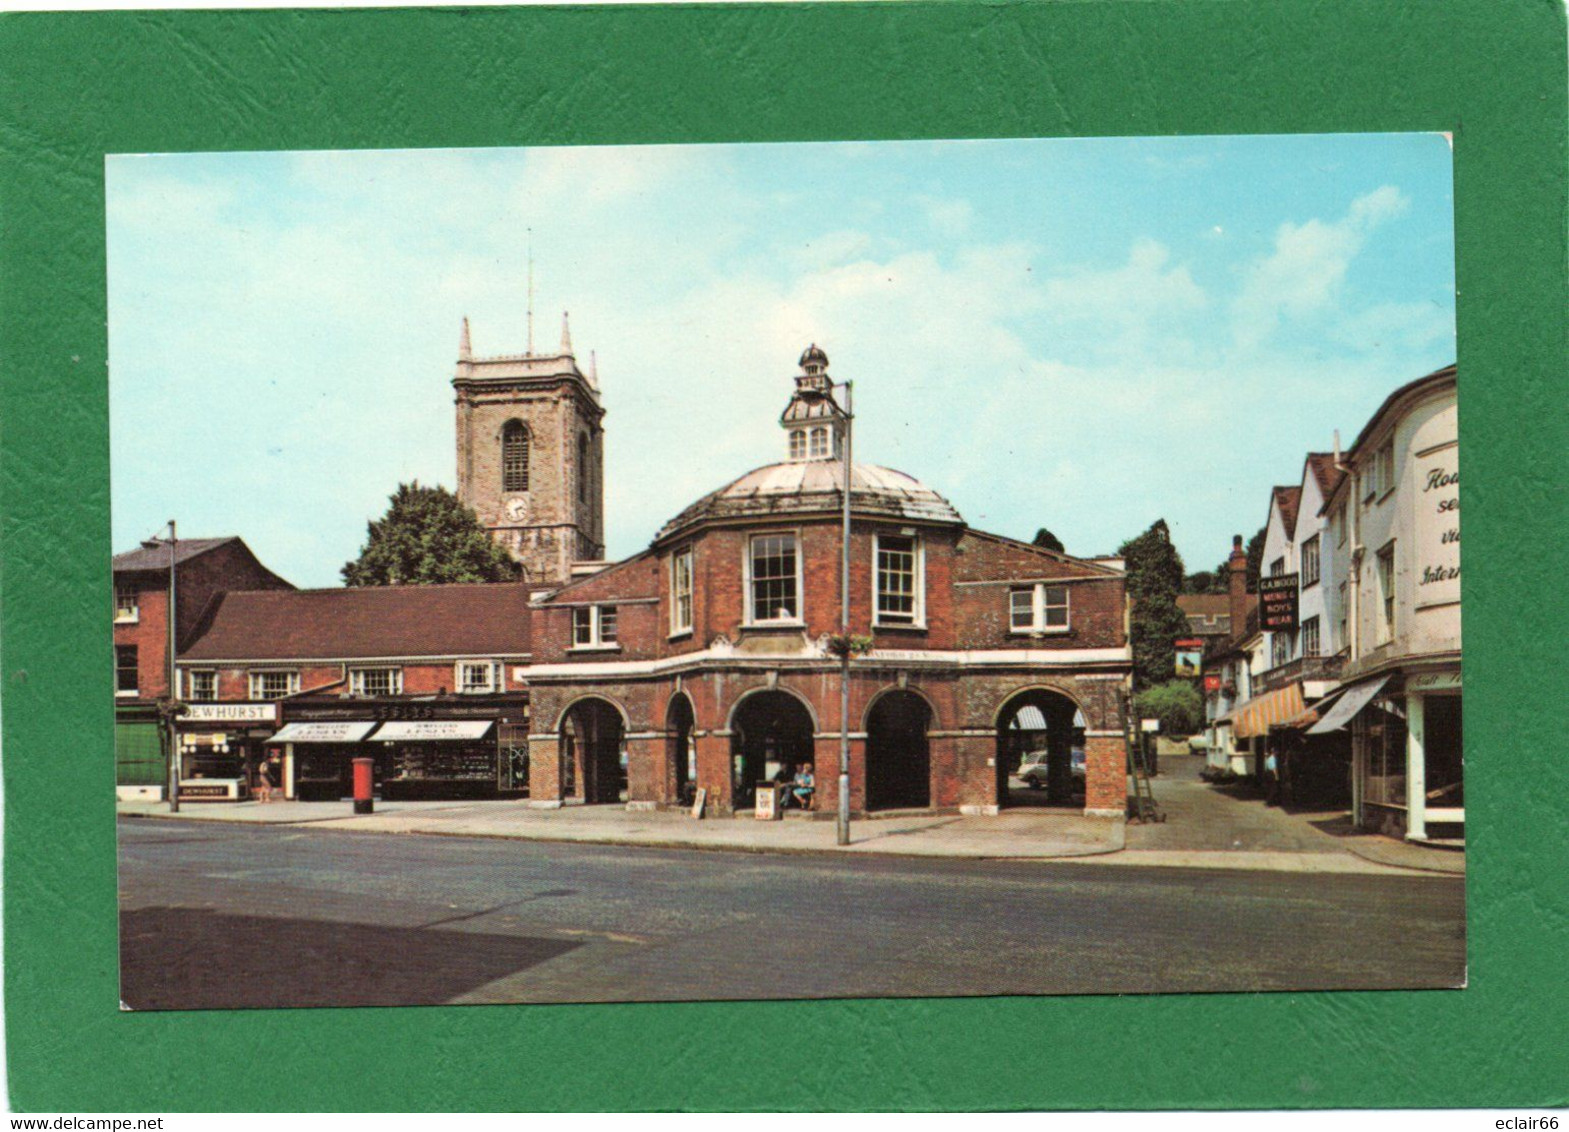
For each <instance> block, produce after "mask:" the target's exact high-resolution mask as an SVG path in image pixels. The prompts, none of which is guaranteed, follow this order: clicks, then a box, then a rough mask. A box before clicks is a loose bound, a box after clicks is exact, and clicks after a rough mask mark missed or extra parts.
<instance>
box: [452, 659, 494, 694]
mask: <svg viewBox="0 0 1569 1132" xmlns="http://www.w3.org/2000/svg"><path fill="white" fill-rule="evenodd" d="M498 667H499V665H497V664H496V663H495V662H494V661H489V660H460V661H458V692H459V693H460V694H462V695H466V696H474V695H481V694H483V693H486V692H494V691H496V690H497V688H496V685H497V683H498V681H497V671H496V670H497V668H498Z"/></svg>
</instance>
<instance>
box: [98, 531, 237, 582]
mask: <svg viewBox="0 0 1569 1132" xmlns="http://www.w3.org/2000/svg"><path fill="white" fill-rule="evenodd" d="M239 541H240V538H239V536H238V535H229V536H227V537H225V538H182V539H178V540H176V541H175V544H174V561H175V563H176V564H179V563H181V562H189V561H190V560H191V559H192V558H195V557H197V556H198V555H202V554H206V553H207V552H208V551H209V550H216V549H217V548H218V547H220V546H223V545H224V544H225V543H230V542H239ZM168 568H169V544H168V543H166V542H161V543H159V544H158V545H157V546H154V547H151V548H148V547H145V546H139V547H137V548H136V549H135V550H127V551H126V552H125V553H123V554H116V555H115V556H114V570H115V573H121V572H123V571H129V570H167V569H168Z"/></svg>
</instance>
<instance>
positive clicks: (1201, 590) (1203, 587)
mask: <svg viewBox="0 0 1569 1132" xmlns="http://www.w3.org/2000/svg"><path fill="white" fill-rule="evenodd" d="M1182 592H1183V593H1185V594H1223V593H1225V592H1226V566H1225V563H1221V567H1220V569H1219V570H1195V571H1194V572H1193V573H1191V574H1189V575H1188V576H1187V579H1186V580H1185V581H1184V582H1183V584H1182Z"/></svg>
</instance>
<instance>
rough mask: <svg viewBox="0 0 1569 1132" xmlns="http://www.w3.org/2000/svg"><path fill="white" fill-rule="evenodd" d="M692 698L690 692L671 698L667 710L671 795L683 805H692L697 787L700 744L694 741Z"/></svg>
mask: <svg viewBox="0 0 1569 1132" xmlns="http://www.w3.org/2000/svg"><path fill="white" fill-rule="evenodd" d="M695 722H696V720H695V719H694V717H693V715H692V701H691V700H689V699H687V697H686V693H684V692H677V693H676V694H675V695H673V696H671V697H670V706H669V707H668V708H666V709H665V736H666V738H665V742H666V744H667V747H666V752H667V761H668V765H669V767H670V776H671V780H672V781H671V786H672V793H671V795H670V796H671V797H672V798H674V799H675V800H676V801H677V802H680V803H681V804H682V805H683V806H685V805H690V804H691V802H692V798H693V796H694V793H695V791H696V788H697V744H696V743H694V742H692V728H693V726H694V724H695Z"/></svg>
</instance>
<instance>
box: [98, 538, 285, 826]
mask: <svg viewBox="0 0 1569 1132" xmlns="http://www.w3.org/2000/svg"><path fill="white" fill-rule="evenodd" d="M112 570H113V577H114V617H113V619H114V630H113V637H114V694H115V700H114V706H115V713H114V714H115V765H116V784H117V786H118V788H119V792H120V793H121V794H122V795H124V796H126V797H141V798H155V797H161V796H162V790H163V785H164V781H165V774H166V770H165V766H166V764H165V758H164V752H163V747H162V741H161V738H160V731H159V728H160V724H159V718H158V701H159V700H165V699H169V698H170V695H169V673H170V665H169V641H170V632H169V628H170V626H169V594H170V581H171V573H172V575H173V592H174V607H175V611H174V612H175V616H174V638H175V641H176V648H177V649H178V647H180V643H181V642H183V641H185V640H186V638H188V637H189V636H190V634H191V632H192V631H193V630H194V628H195V627H196V625H197V624H198V622H199V620H200V617H201V613H202V611H203V610H204V609H205V608H206V607H207V605H208V604H209V603H210V602H211V601H212V599H213V596H214V595H215V594H217V593H219V592H221V591H223V590H227V589H247V590H291V589H293V588H294V587H293V585H292V584H291V583H289V582H287V581H285V580H284V579H283V578H280V577H279V576H278V575H277V574H274V573H273V572H272V571H271V570H269V569H267V567H265V566H263V565H262V564H261V561H260V560H259V559H257V557H256V555H255V554H253V553H252V552H251V548H250V547H248V546H246V545H245V543H244V541H243V540H241V539H240V538H238V537H235V536H232V535H231V536H228V537H225V538H193V539H176V540H173V541H168V540H164V541H155V540H149V541H148V542H147V543H145V544H144V545H142V546H141V547H139V548H137V549H136V550H129V551H126V552H125V553H123V554H116V555H115V556H114V561H113V567H112Z"/></svg>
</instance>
